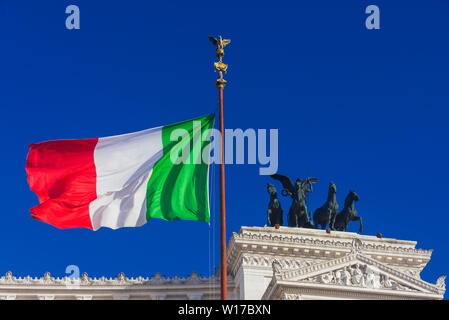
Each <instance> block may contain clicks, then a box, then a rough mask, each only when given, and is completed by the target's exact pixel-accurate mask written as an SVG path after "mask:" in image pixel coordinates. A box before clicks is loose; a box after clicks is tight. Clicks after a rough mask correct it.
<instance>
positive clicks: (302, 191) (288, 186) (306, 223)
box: [271, 174, 318, 228]
mask: <svg viewBox="0 0 449 320" xmlns="http://www.w3.org/2000/svg"><path fill="white" fill-rule="evenodd" d="M271 177H272V178H273V179H275V180H278V181H280V182H281V184H282V186H283V187H284V189H283V190H282V192H281V194H282V195H283V196H285V197H286V196H290V197H291V198H292V199H293V202H292V205H291V206H290V210H289V211H288V214H287V220H288V226H289V227H299V228H314V225H313V222H312V220H311V219H310V217H309V213H308V212H307V205H306V198H307V193H309V192H312V191H313V188H312V185H313V184H314V183H316V182H318V179H317V178H307V179H305V180H302V179H300V178H298V179H296V182H295V185H293V183H292V181H291V180H290V178H289V177H287V176H284V175H281V174H273V175H271Z"/></svg>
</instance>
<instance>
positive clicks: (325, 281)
mask: <svg viewBox="0 0 449 320" xmlns="http://www.w3.org/2000/svg"><path fill="white" fill-rule="evenodd" d="M415 247H416V242H415V241H405V240H396V239H388V238H378V237H375V236H365V235H359V234H356V233H350V232H338V231H332V232H331V233H327V232H326V231H324V230H313V229H300V228H287V227H281V228H280V229H278V230H276V229H274V228H268V227H263V228H260V227H242V228H241V229H240V232H239V233H238V234H237V233H234V234H233V236H232V238H231V240H230V242H229V244H228V252H227V253H228V256H227V259H228V274H229V275H228V296H229V298H230V299H295V300H297V299H442V298H443V295H444V292H445V276H441V277H440V278H438V280H436V283H429V282H426V281H424V280H422V279H421V278H420V273H421V271H422V270H423V268H424V267H425V266H426V264H427V263H428V262H429V260H430V257H431V254H432V250H422V249H416V248H415ZM219 292H220V288H219V279H217V278H216V277H214V276H212V277H210V278H202V277H199V276H198V275H197V274H196V273H193V274H192V275H191V276H189V277H188V278H179V277H176V276H175V277H173V278H164V277H161V275H160V274H159V273H157V274H156V275H155V276H154V277H152V278H143V277H138V278H127V277H126V276H125V275H124V274H120V275H119V276H118V277H117V278H113V279H111V278H104V277H101V278H98V279H97V278H90V277H88V275H87V274H83V275H82V277H81V278H79V279H69V278H67V277H64V278H54V277H51V275H50V274H49V273H46V274H45V275H44V276H43V277H41V278H31V277H15V276H13V274H12V273H11V272H8V273H6V275H5V276H3V277H1V278H0V298H1V299H51V300H53V299H56V300H60V299H79V300H86V299H88V300H90V299H203V300H204V299H219V297H220V294H219Z"/></svg>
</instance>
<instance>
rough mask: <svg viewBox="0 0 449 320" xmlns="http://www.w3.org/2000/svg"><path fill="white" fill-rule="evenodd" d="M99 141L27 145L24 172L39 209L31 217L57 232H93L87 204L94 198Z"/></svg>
mask: <svg viewBox="0 0 449 320" xmlns="http://www.w3.org/2000/svg"><path fill="white" fill-rule="evenodd" d="M97 143H98V139H82V140H57V141H47V142H41V143H37V144H31V145H30V152H29V153H28V157H27V164H26V172H27V176H28V183H29V185H30V188H31V190H33V191H34V192H35V193H36V194H37V196H38V198H39V205H38V206H36V207H34V208H31V209H30V211H31V217H32V218H34V219H37V220H41V221H44V222H47V223H49V224H51V225H53V226H55V227H58V228H80V227H86V228H90V229H92V224H91V221H90V216H89V204H90V203H91V202H92V201H93V200H95V199H96V198H97V192H96V178H97V177H96V170H95V162H94V150H95V146H96V145H97Z"/></svg>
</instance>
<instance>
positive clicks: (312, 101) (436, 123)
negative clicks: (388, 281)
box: [0, 0, 449, 282]
mask: <svg viewBox="0 0 449 320" xmlns="http://www.w3.org/2000/svg"><path fill="white" fill-rule="evenodd" d="M69 4H76V5H78V6H79V7H80V10H81V29H80V30H71V31H69V30H67V29H66V28H65V19H66V16H67V15H66V14H65V8H66V6H67V5H69ZM369 4H376V5H378V6H379V7H380V11H381V22H380V24H381V29H380V30H367V29H366V28H365V18H366V16H367V15H366V14H365V8H366V6H367V5H369ZM218 34H221V35H223V36H224V37H226V38H231V39H232V43H231V45H230V46H229V47H228V48H227V50H226V56H225V62H226V63H228V64H229V65H230V67H229V72H228V74H227V76H226V78H227V79H228V86H227V87H226V89H225V126H226V127H227V128H242V129H246V128H278V129H279V148H280V151H279V152H280V153H279V161H280V163H279V173H282V174H287V175H289V176H291V177H292V178H296V177H297V176H302V177H304V176H306V174H309V175H312V176H316V177H318V178H319V179H320V182H319V183H318V184H316V185H315V191H314V193H313V194H312V195H311V197H310V207H311V208H312V209H315V208H317V207H318V206H321V205H322V203H323V202H324V201H325V198H326V194H327V185H328V181H334V182H335V183H336V185H337V187H338V200H339V202H340V204H341V205H342V203H343V200H344V197H345V195H346V193H347V192H348V190H350V189H354V190H356V191H357V193H358V194H359V196H360V198H361V200H360V201H359V202H358V203H357V209H358V212H359V215H360V216H362V217H363V219H364V227H365V230H364V234H368V235H375V234H377V233H378V232H381V233H383V235H384V236H385V237H392V238H399V239H408V240H417V241H418V245H417V247H419V248H425V249H434V250H435V251H434V253H433V256H432V260H431V262H430V263H429V265H428V266H427V268H426V269H424V271H423V273H422V278H423V279H424V280H426V281H430V282H435V281H436V279H437V277H438V276H440V275H442V274H447V273H448V266H449V264H448V262H449V251H448V248H447V243H448V238H447V234H448V231H447V229H448V225H449V219H448V214H449V212H448V205H447V204H448V196H447V194H448V192H449V188H448V182H449V170H448V163H449V152H448V131H447V130H448V124H449V123H448V122H449V104H448V103H449V91H448V76H449V59H448V57H449V42H448V39H449V3H448V2H447V1H445V0H427V1H424V0H421V1H419V2H417V1H379V0H375V1H339V3H338V4H337V3H336V2H335V1H330V0H329V1H292V2H285V1H270V2H261V1H245V2H243V1H236V2H234V1H223V2H221V3H218V2H215V1H204V2H203V3H199V2H195V1H182V2H181V1H180V2H174V1H157V2H156V1H86V0H82V1H81V0H71V1H61V0H54V1H31V0H29V1H12V0H2V1H1V2H0V39H1V50H0V72H1V76H0V106H1V110H2V116H1V118H0V124H1V126H0V130H1V135H2V137H3V139H2V156H1V160H0V161H1V162H0V163H1V165H2V168H3V170H2V172H3V173H2V182H3V183H1V184H0V196H1V203H2V208H1V212H0V214H1V225H0V250H1V253H2V254H1V256H2V259H1V261H0V274H4V273H5V272H6V271H8V270H11V271H13V273H14V274H16V275H20V276H25V275H28V274H30V275H32V276H40V275H43V274H44V272H46V271H49V272H51V273H52V274H54V275H57V276H64V275H65V268H66V266H67V265H72V264H75V265H78V266H79V267H80V269H81V272H87V273H88V274H89V275H91V276H97V277H99V276H102V275H104V276H116V275H117V274H118V273H119V272H125V274H126V275H129V276H138V275H142V276H152V275H154V273H156V272H158V271H159V272H162V273H163V274H164V275H166V276H174V275H180V276H187V275H189V274H190V272H192V271H197V272H199V273H200V274H202V275H207V274H209V270H210V269H211V264H213V263H210V261H215V265H218V257H219V255H218V254H219V252H218V245H217V244H218V242H217V241H218V224H212V228H211V230H209V228H208V225H207V224H206V223H202V222H189V221H178V222H166V221H157V220H152V221H150V222H149V223H148V224H146V225H145V226H143V227H140V228H128V229H126V228H125V229H120V230H116V231H114V230H110V229H106V228H103V229H101V230H99V231H97V232H93V231H90V230H87V229H72V230H59V229H57V228H54V227H52V226H50V225H47V224H45V223H42V222H39V221H36V220H33V219H31V218H30V217H29V208H31V207H33V206H35V205H36V204H37V197H36V196H35V194H34V193H32V192H31V191H30V189H29V187H28V184H27V180H26V174H25V160H26V155H27V152H28V144H30V143H34V142H40V141H44V140H53V139H63V138H95V137H103V136H110V135H115V134H121V133H126V132H133V131H138V130H141V129H145V128H151V127H155V126H159V125H164V124H169V123H174V122H178V121H182V120H185V119H189V118H192V117H196V116H200V115H204V114H206V113H210V112H212V111H214V110H215V108H216V103H217V90H216V88H215V87H214V80H215V79H216V76H217V75H216V73H214V72H213V66H212V63H213V61H214V60H215V55H214V49H213V47H212V45H211V44H210V43H209V41H208V39H207V36H208V35H218ZM216 169H218V168H216ZM226 170H227V171H226V179H227V181H226V183H227V184H226V187H227V222H228V225H227V232H228V234H227V237H228V239H229V238H230V236H231V235H232V232H238V230H239V228H240V226H263V225H264V224H265V223H266V209H267V204H268V195H267V193H266V183H267V182H272V181H270V179H269V178H267V177H265V176H259V175H258V167H257V166H255V165H234V166H228V167H227V169H226ZM214 172H215V177H214V178H213V180H214V181H215V182H218V170H215V171H214ZM217 186H218V184H217ZM212 189H213V188H212ZM215 190H216V189H215ZM214 199H215V205H213V207H214V208H215V209H216V210H215V211H213V213H212V215H213V216H218V214H219V212H218V203H217V201H218V194H216V196H215V197H214ZM284 200H285V201H284ZM281 201H282V205H283V208H284V211H288V207H289V201H287V199H282V200H281ZM214 225H215V228H213V226H214ZM349 229H350V230H351V231H356V230H357V229H358V224H357V223H353V224H352V225H350V228H349ZM214 232H215V233H214ZM213 235H214V237H213ZM209 236H210V238H213V239H214V241H209V240H208V239H209ZM209 246H211V247H212V248H214V250H212V249H211V251H213V252H212V257H210V254H209Z"/></svg>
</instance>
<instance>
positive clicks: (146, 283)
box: [0, 271, 233, 289]
mask: <svg viewBox="0 0 449 320" xmlns="http://www.w3.org/2000/svg"><path fill="white" fill-rule="evenodd" d="M228 283H229V284H230V285H232V284H233V279H232V278H231V279H229V280H228ZM17 286H20V287H67V288H71V289H74V288H81V287H106V288H111V287H118V288H124V287H126V288H136V289H138V288H152V287H157V286H164V287H165V286H190V287H192V286H200V287H207V286H213V287H215V286H217V287H218V286H219V278H218V277H215V276H214V275H212V276H211V277H209V278H207V277H200V276H198V275H197V273H196V272H193V273H192V274H191V275H190V276H189V277H187V278H182V277H178V276H174V277H172V278H170V277H167V278H165V277H162V276H161V274H160V273H156V275H155V276H154V277H151V278H149V277H146V278H144V277H137V278H128V277H126V276H125V275H124V274H123V273H120V274H119V276H118V277H116V278H106V277H101V278H98V279H97V278H91V277H89V276H88V275H87V273H83V275H82V277H80V278H69V277H62V278H59V277H52V276H51V275H50V273H49V272H46V273H45V275H44V276H43V277H34V278H33V277H30V276H26V277H15V276H13V275H12V272H11V271H8V272H7V273H6V275H4V276H2V277H1V278H0V288H8V287H17Z"/></svg>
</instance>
